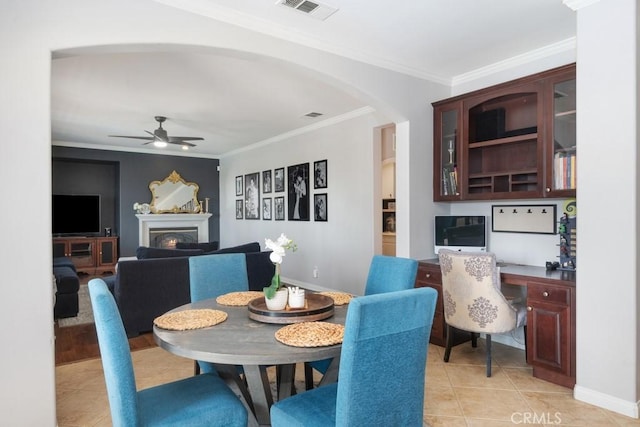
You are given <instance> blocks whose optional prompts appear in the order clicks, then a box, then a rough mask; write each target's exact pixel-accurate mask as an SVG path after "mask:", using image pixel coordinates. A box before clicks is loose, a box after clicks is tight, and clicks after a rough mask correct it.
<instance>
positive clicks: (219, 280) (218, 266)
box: [189, 253, 249, 373]
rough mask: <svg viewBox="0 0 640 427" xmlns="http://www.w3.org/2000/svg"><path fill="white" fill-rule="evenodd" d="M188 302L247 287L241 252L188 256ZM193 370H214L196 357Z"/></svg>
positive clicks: (247, 281) (245, 264) (244, 260)
mask: <svg viewBox="0 0 640 427" xmlns="http://www.w3.org/2000/svg"><path fill="white" fill-rule="evenodd" d="M189 289H190V292H191V302H197V301H201V300H204V299H209V298H217V297H219V296H220V295H224V294H227V293H229V292H244V291H248V290H249V279H248V276H247V260H246V256H245V254H243V253H242V254H240V253H237V254H236V253H231V254H216V255H199V256H192V257H190V258H189ZM195 372H196V373H200V372H205V373H206V372H215V368H214V367H213V365H212V364H211V363H208V362H202V361H197V362H196V365H195Z"/></svg>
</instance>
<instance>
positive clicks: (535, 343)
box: [415, 259, 576, 388]
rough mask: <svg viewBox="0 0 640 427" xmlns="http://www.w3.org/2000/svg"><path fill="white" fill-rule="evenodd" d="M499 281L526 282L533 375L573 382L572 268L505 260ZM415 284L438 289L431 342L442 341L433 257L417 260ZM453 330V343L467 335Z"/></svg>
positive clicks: (570, 384)
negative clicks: (551, 268)
mask: <svg viewBox="0 0 640 427" xmlns="http://www.w3.org/2000/svg"><path fill="white" fill-rule="evenodd" d="M500 279H501V282H502V283H503V284H510V285H516V286H526V288H527V362H528V363H529V364H531V365H532V366H533V376H534V377H537V378H541V379H544V380H546V381H549V382H552V383H555V384H559V385H562V386H564V387H569V388H573V386H574V385H575V383H576V273H575V271H561V270H554V271H548V270H547V269H546V268H545V267H535V266H528V265H516V264H505V265H502V266H501V268H500ZM415 286H416V287H423V286H429V287H431V288H434V289H435V290H436V291H438V301H437V304H436V311H435V315H434V318H433V327H432V329H431V341H430V342H431V343H432V344H436V345H439V346H444V345H445V338H446V337H445V331H446V328H445V321H444V308H443V303H442V273H441V271H440V265H439V264H438V260H437V259H428V260H422V261H420V262H419V264H418V275H417V277H416V285H415ZM462 336H463V335H461V334H460V335H457V336H456V338H457V339H456V341H455V343H456V344H458V343H460V342H463V341H466V340H467V339H466V338H461V337H462Z"/></svg>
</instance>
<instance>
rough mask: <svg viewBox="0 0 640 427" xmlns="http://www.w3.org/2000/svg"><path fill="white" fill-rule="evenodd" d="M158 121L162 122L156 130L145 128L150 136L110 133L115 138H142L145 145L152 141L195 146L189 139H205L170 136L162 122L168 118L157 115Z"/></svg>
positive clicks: (201, 139)
mask: <svg viewBox="0 0 640 427" xmlns="http://www.w3.org/2000/svg"><path fill="white" fill-rule="evenodd" d="M155 119H156V121H157V122H158V123H159V124H160V127H159V128H158V129H156V130H155V131H154V132H150V131H148V130H145V132H146V133H148V134H149V135H150V136H130V135H109V136H111V137H114V138H131V139H141V140H143V141H147V142H145V143H144V144H143V145H147V144H151V143H152V142H165V143H169V144H175V145H181V146H183V147H195V146H196V145H195V144H192V143H190V142H187V141H204V138H201V137H197V136H171V137H170V136H168V135H167V131H166V130H165V129H164V128H163V127H162V122H164V121H165V120H166V119H167V118H166V117H164V116H156V117H155Z"/></svg>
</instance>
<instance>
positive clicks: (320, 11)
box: [276, 0, 338, 21]
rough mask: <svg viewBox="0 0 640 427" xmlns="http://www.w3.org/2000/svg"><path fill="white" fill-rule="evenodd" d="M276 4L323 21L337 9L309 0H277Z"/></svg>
mask: <svg viewBox="0 0 640 427" xmlns="http://www.w3.org/2000/svg"><path fill="white" fill-rule="evenodd" d="M276 4H280V5H282V6H286V7H289V8H291V9H295V10H297V11H299V12H302V13H306V14H307V15H309V16H311V17H313V18H316V19H319V20H321V21H324V20H325V19H327V18H328V17H330V16H331V15H333V14H334V13H336V12H337V11H338V9H337V8H335V7H332V6H328V5H326V4H320V3H317V2H313V1H309V0H278V1H277V2H276Z"/></svg>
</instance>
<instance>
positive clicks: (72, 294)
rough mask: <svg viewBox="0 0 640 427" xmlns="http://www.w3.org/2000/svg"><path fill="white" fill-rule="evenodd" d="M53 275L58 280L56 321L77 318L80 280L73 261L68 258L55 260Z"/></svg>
mask: <svg viewBox="0 0 640 427" xmlns="http://www.w3.org/2000/svg"><path fill="white" fill-rule="evenodd" d="M53 275H54V277H55V280H56V289H55V292H56V302H55V305H54V307H53V317H54V319H63V318H65V317H75V316H77V315H78V308H79V304H78V290H79V289H80V279H79V278H78V273H76V267H75V265H73V261H71V259H70V258H67V257H57V258H54V259H53Z"/></svg>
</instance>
